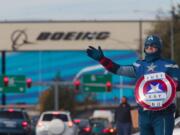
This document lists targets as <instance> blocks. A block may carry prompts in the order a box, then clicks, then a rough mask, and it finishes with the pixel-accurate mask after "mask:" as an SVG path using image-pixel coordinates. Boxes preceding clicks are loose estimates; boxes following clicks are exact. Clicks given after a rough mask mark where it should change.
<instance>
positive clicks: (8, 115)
mask: <svg viewBox="0 0 180 135" xmlns="http://www.w3.org/2000/svg"><path fill="white" fill-rule="evenodd" d="M0 118H3V119H23V114H22V113H21V112H16V111H12V112H10V111H1V112H0Z"/></svg>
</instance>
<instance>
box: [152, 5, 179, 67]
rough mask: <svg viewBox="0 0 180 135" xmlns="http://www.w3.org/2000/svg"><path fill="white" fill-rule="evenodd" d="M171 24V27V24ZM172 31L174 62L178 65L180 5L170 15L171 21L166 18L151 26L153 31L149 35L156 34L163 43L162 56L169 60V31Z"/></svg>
mask: <svg viewBox="0 0 180 135" xmlns="http://www.w3.org/2000/svg"><path fill="white" fill-rule="evenodd" d="M171 23H173V27H172V24H171ZM172 28H173V31H174V33H173V34H174V60H175V61H176V62H177V64H178V65H180V53H179V50H180V46H179V44H180V38H179V37H180V5H178V6H177V9H176V11H173V13H172V19H169V18H167V19H166V20H164V21H159V22H157V23H155V24H153V30H151V31H149V34H154V33H155V34H157V35H159V36H160V37H161V39H162V41H163V52H162V55H163V56H164V57H166V58H171V36H172V35H171V30H172Z"/></svg>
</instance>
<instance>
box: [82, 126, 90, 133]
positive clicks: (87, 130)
mask: <svg viewBox="0 0 180 135" xmlns="http://www.w3.org/2000/svg"><path fill="white" fill-rule="evenodd" d="M83 130H84V131H85V132H90V131H91V128H90V127H85V128H83Z"/></svg>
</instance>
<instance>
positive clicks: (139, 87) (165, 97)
mask: <svg viewBox="0 0 180 135" xmlns="http://www.w3.org/2000/svg"><path fill="white" fill-rule="evenodd" d="M175 94H176V83H175V81H174V80H173V79H172V78H171V77H170V76H168V75H167V74H165V73H163V72H159V73H152V74H147V75H144V76H142V77H141V78H140V79H139V80H138V81H137V83H136V85H135V98H136V101H137V102H138V104H140V105H141V106H142V107H143V108H144V109H148V110H154V111H158V110H162V109H165V108H167V107H168V106H169V105H170V104H171V103H172V102H173V101H174V98H175Z"/></svg>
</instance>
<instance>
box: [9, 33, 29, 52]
mask: <svg viewBox="0 0 180 135" xmlns="http://www.w3.org/2000/svg"><path fill="white" fill-rule="evenodd" d="M11 41H12V49H13V51H17V50H18V48H19V47H21V46H23V45H25V44H32V42H29V41H28V36H27V34H26V32H25V30H16V31H14V32H13V33H12V35H11Z"/></svg>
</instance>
